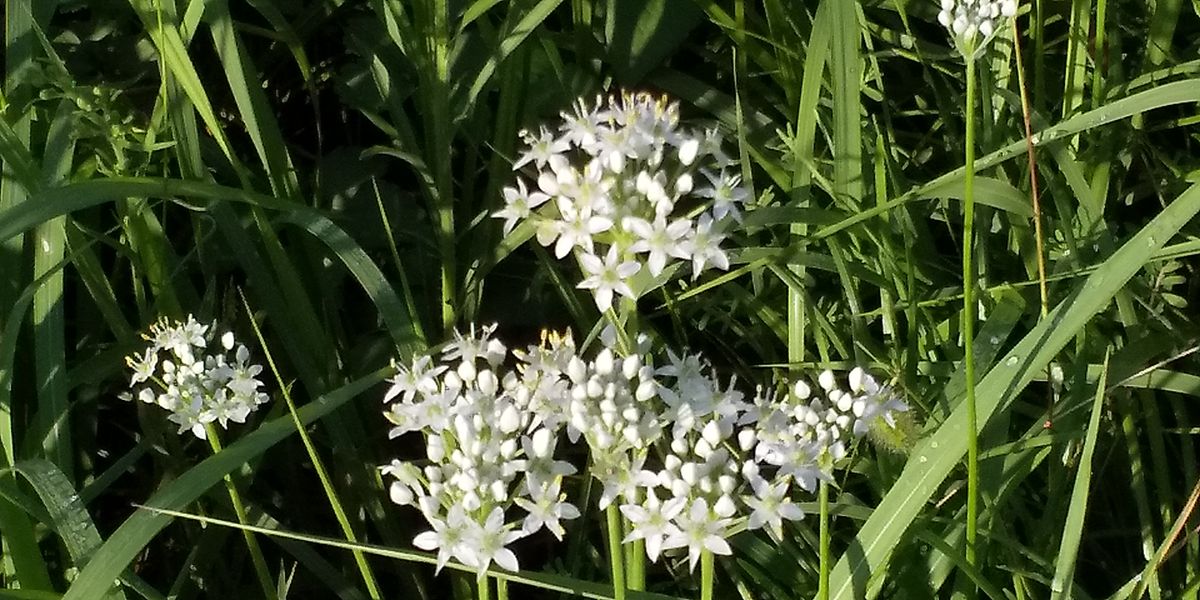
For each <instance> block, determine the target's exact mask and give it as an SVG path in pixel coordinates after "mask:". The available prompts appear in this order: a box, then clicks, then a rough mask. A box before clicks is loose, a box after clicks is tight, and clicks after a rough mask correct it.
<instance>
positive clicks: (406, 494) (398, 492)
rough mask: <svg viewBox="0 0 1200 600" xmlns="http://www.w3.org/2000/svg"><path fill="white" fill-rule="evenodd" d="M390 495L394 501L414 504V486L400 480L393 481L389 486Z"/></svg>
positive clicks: (401, 503) (404, 504)
mask: <svg viewBox="0 0 1200 600" xmlns="http://www.w3.org/2000/svg"><path fill="white" fill-rule="evenodd" d="M388 496H389V497H391V499H392V502H395V503H396V504H399V505H400V506H407V505H409V504H412V501H413V498H414V496H413V491H412V488H410V487H408V486H407V485H404V484H403V483H400V482H399V481H393V482H392V485H391V486H389V487H388Z"/></svg>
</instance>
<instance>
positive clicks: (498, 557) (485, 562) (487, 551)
mask: <svg viewBox="0 0 1200 600" xmlns="http://www.w3.org/2000/svg"><path fill="white" fill-rule="evenodd" d="M523 537H525V533H524V532H522V531H512V530H510V529H509V527H508V525H505V524H504V510H503V509H501V508H500V507H498V506H497V507H495V508H493V509H492V511H491V512H490V513H488V517H487V520H486V521H485V522H483V523H477V522H474V521H472V522H471V524H470V525H469V526H468V527H467V532H466V535H465V540H464V542H463V544H462V545H463V548H462V552H461V554H462V555H463V556H464V558H468V559H469V560H464V561H463V563H464V564H467V565H468V566H471V567H474V568H475V569H476V570H477V576H478V578H479V579H483V577H484V575H485V574H486V573H487V570H488V567H489V566H491V564H492V563H493V562H495V563H496V564H498V565H500V566H501V567H503V568H505V569H508V570H509V571H520V570H521V567H520V566H519V565H518V564H517V555H516V554H513V551H512V550H509V549H508V547H507V546H508V545H509V544H511V543H513V542H514V541H516V540H519V539H521V538H523Z"/></svg>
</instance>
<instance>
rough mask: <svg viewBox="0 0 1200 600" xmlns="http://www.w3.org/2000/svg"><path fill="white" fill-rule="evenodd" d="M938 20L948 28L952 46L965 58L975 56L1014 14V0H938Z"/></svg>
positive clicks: (1015, 8) (971, 58) (968, 58)
mask: <svg viewBox="0 0 1200 600" xmlns="http://www.w3.org/2000/svg"><path fill="white" fill-rule="evenodd" d="M941 8H942V9H941V11H940V12H938V22H939V23H941V24H942V26H944V27H945V28H946V29H947V30H949V31H950V36H951V37H952V38H953V39H954V46H955V47H956V48H957V49H958V51H959V53H961V54H962V55H963V58H965V59H966V60H969V61H970V60H975V59H976V58H978V57H979V55H980V54H981V53H982V52H983V50H984V48H985V47H987V44H988V42H990V41H991V40H992V37H994V36H995V35H996V33H997V32H999V31H1000V29H1001V28H1003V27H1004V22H1005V21H1004V20H1006V19H1009V18H1012V17H1014V16H1016V14H1017V0H941Z"/></svg>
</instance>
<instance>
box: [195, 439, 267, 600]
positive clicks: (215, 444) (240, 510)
mask: <svg viewBox="0 0 1200 600" xmlns="http://www.w3.org/2000/svg"><path fill="white" fill-rule="evenodd" d="M204 432H205V434H206V435H205V437H206V438H208V445H209V447H210V448H212V451H213V454H214V455H216V454H220V453H221V450H222V447H221V439H220V438H219V437H218V436H217V428H216V427H213V425H212V423H206V424H205V425H204ZM225 489H226V490H228V491H229V501H230V502H232V503H233V513H234V514H235V515H236V516H237V521H238V523H240V524H242V525H249V524H250V519H249V518H247V517H246V507H245V505H243V504H242V496H241V494H239V493H238V490H237V486H236V485H234V484H233V477H232V476H230V475H225ZM242 536H243V537H245V538H246V548H247V549H249V550H250V562H251V563H252V564H253V565H254V573H255V574H256V575H257V576H258V583H259V585H261V586H262V590H263V597H264V598H268V599H270V598H275V597H276V595H277V594H276V593H275V584H273V583H271V572H270V571H269V570H268V569H267V560H266V559H265V558H263V553H262V549H261V548H259V547H258V540H256V539H255V538H254V534H253V533H252V532H250V531H249V530H247V529H243V530H242Z"/></svg>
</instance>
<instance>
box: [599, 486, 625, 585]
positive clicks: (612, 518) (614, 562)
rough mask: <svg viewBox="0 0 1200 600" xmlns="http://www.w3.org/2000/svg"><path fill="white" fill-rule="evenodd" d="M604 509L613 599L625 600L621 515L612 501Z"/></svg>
mask: <svg viewBox="0 0 1200 600" xmlns="http://www.w3.org/2000/svg"><path fill="white" fill-rule="evenodd" d="M604 510H605V516H606V517H607V521H608V559H609V564H610V565H611V566H612V583H613V600H625V555H624V554H623V553H622V550H621V515H620V513H618V512H617V504H616V502H613V503H612V504H609V505H608V508H606V509H604Z"/></svg>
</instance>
